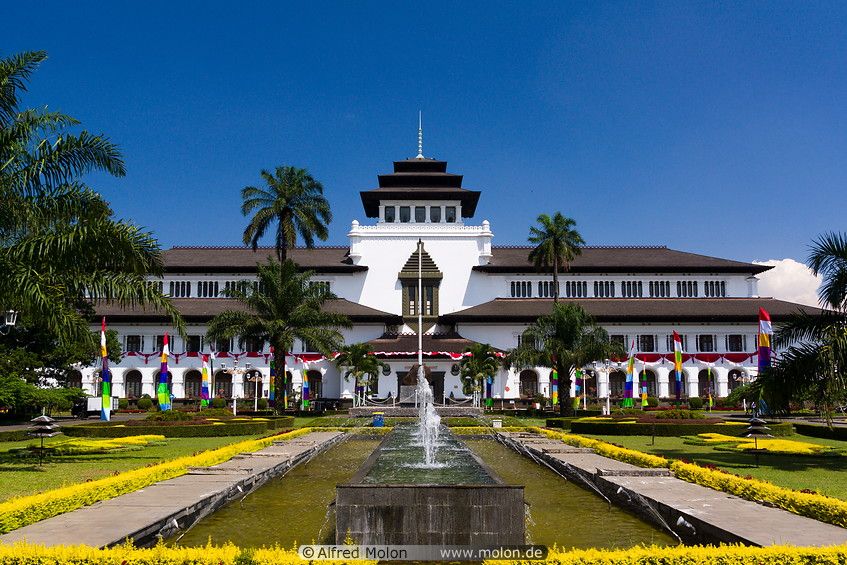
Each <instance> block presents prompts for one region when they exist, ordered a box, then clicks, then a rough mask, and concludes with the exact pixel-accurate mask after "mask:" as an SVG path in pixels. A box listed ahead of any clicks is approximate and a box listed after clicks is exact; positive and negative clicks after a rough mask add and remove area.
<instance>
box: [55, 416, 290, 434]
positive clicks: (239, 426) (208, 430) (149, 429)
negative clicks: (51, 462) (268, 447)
mask: <svg viewBox="0 0 847 565" xmlns="http://www.w3.org/2000/svg"><path fill="white" fill-rule="evenodd" d="M283 427H284V426H283ZM269 429H280V428H276V427H275V428H271V426H270V420H268V421H266V422H243V423H242V422H239V423H232V424H230V423H224V422H221V423H219V424H217V423H216V424H194V425H191V426H121V425H90V426H86V425H80V426H68V427H66V428H63V430H62V431H64V432H65V435H68V436H73V437H126V436H142V435H151V434H152V435H155V434H159V435H163V436H165V437H224V436H249V435H254V434H261V433H264V432H267V431H268V430H269Z"/></svg>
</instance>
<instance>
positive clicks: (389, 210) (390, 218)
mask: <svg viewBox="0 0 847 565" xmlns="http://www.w3.org/2000/svg"><path fill="white" fill-rule="evenodd" d="M396 213H397V208H396V207H395V206H386V207H385V221H386V222H388V223H389V224H393V223H394V222H395V221H396V219H395V214H396Z"/></svg>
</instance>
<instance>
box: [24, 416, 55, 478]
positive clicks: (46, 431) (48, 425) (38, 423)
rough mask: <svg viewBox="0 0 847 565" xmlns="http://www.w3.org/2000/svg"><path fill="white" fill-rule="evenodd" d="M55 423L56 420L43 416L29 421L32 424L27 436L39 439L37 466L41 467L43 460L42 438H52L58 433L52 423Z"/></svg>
mask: <svg viewBox="0 0 847 565" xmlns="http://www.w3.org/2000/svg"><path fill="white" fill-rule="evenodd" d="M55 421H56V420H54V419H53V418H51V417H49V416H44V415H41V416H39V417H38V418H34V419H32V420H30V422H32V428H30V431H29V432H28V433H29V435H31V436H33V437H40V438H41V447H40V448H39V449H38V465H39V466H41V463H42V460H43V459H44V438H46V437H53V436H54V435H57V434H58V433H60V432H59V426H57V425H56V424H54V423H53V422H55Z"/></svg>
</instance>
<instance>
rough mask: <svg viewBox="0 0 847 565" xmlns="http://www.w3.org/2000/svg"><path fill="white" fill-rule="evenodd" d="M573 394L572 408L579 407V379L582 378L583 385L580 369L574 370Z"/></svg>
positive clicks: (580, 390)
mask: <svg viewBox="0 0 847 565" xmlns="http://www.w3.org/2000/svg"><path fill="white" fill-rule="evenodd" d="M574 378H575V380H574V387H573V388H574V395H573V409H574V410H577V409H579V396H580V394H581V393H582V388H581V387H580V384H579V381H580V380H582V383H583V385H584V384H585V380H584V377H583V375H582V369H577V370H576V371H575V372H574Z"/></svg>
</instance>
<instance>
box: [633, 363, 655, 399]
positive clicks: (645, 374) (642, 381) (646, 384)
mask: <svg viewBox="0 0 847 565" xmlns="http://www.w3.org/2000/svg"><path fill="white" fill-rule="evenodd" d="M638 388H639V390H638V393H637V394H638V396H641V393H642V392H643V391H644V389H645V388H646V389H647V396H658V394H657V392H658V389H657V388H656V373H654V372H653V371H651V370H649V369H648V370H646V371H641V372H640V373H638Z"/></svg>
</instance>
